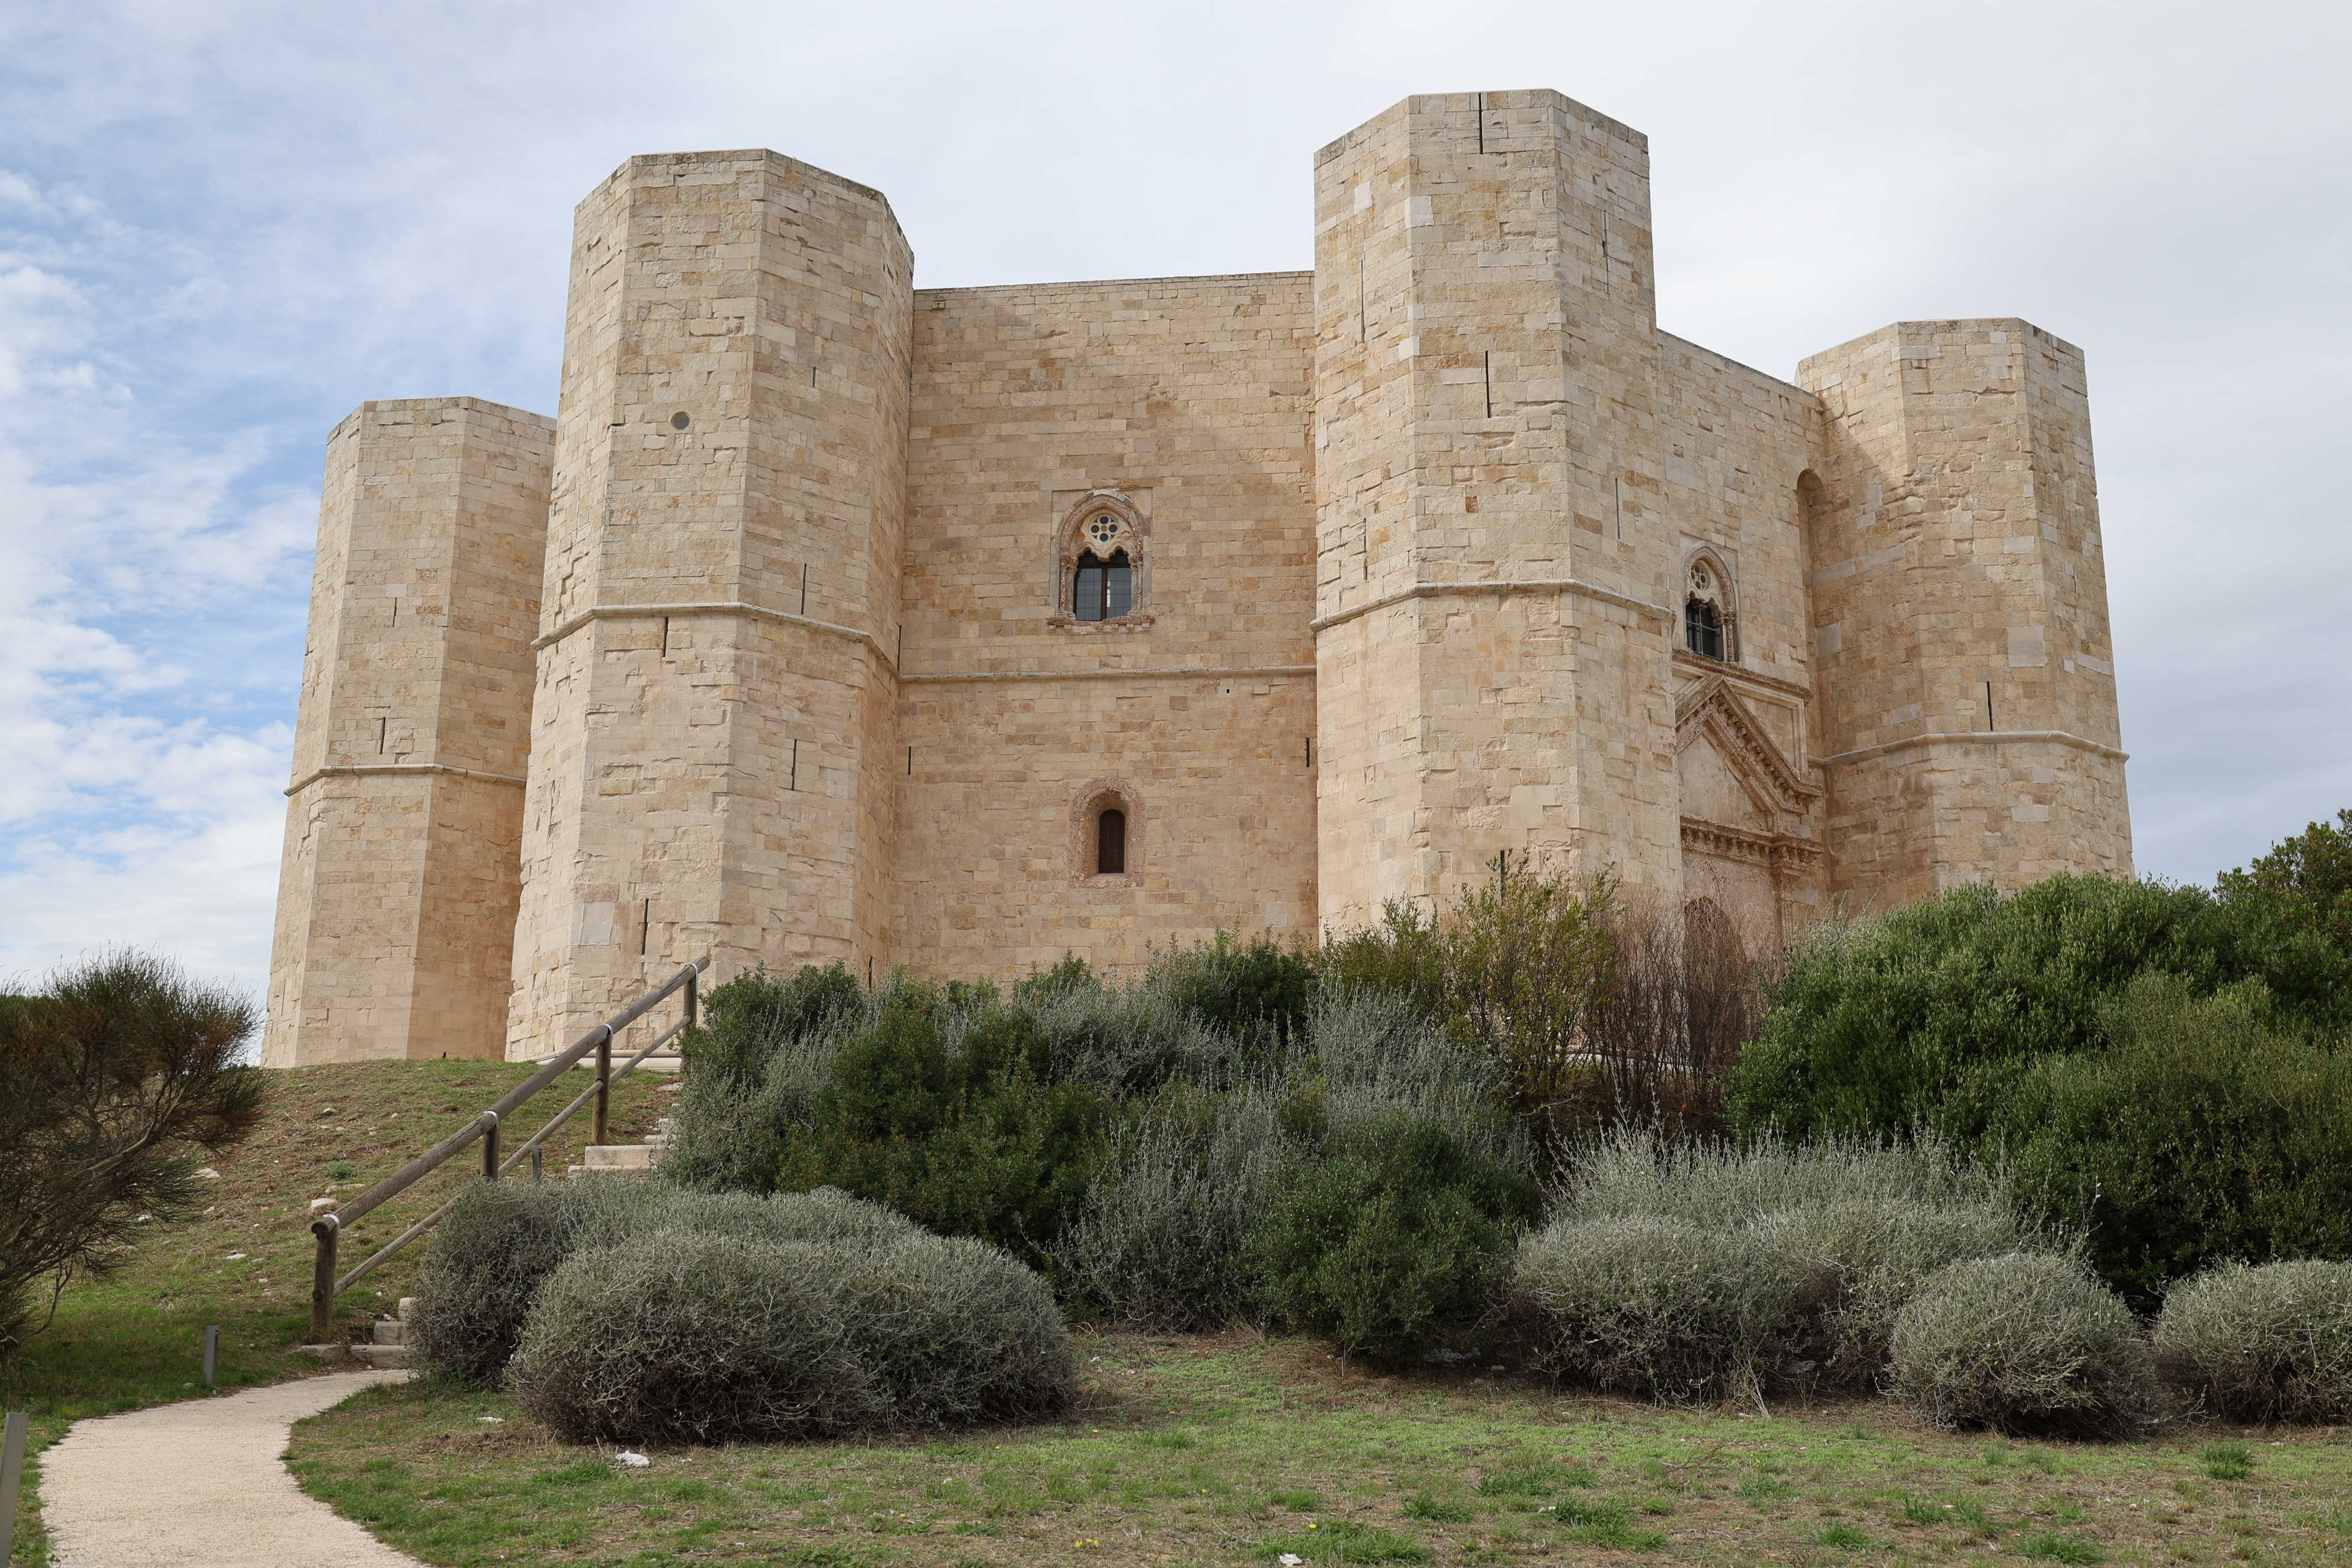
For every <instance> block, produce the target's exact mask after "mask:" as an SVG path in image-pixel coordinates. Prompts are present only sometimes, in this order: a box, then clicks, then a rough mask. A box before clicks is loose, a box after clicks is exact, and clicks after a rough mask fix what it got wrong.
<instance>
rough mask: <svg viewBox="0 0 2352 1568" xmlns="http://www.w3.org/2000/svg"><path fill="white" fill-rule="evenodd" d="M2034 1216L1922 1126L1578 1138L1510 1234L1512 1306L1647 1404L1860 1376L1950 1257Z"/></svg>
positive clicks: (1856, 1381)
mask: <svg viewBox="0 0 2352 1568" xmlns="http://www.w3.org/2000/svg"><path fill="white" fill-rule="evenodd" d="M2030 1237H2031V1230H2030V1227H2028V1226H2026V1225H2025V1224H2024V1223H2023V1222H2022V1221H2021V1219H2020V1217H2019V1216H2018V1215H2017V1213H2016V1211H2015V1210H2014V1208H2013V1207H2012V1206H2011V1204H2010V1203H2009V1201H2008V1200H2007V1199H2006V1198H2005V1197H2003V1196H2002V1194H2001V1183H2000V1177H1999V1176H1998V1175H1997V1174H1994V1173H1988V1172H1986V1171H1983V1170H1981V1169H1979V1168H1978V1167H1976V1166H1974V1165H1971V1164H1970V1163H1968V1162H1967V1161H1965V1160H1962V1159H1960V1158H1959V1157H1958V1155H1957V1154H1955V1153H1954V1152H1952V1151H1951V1150H1950V1149H1949V1148H1948V1146H1946V1145H1944V1144H1943V1143H1941V1142H1938V1141H1937V1140H1935V1139H1933V1138H1928V1139H1925V1140H1923V1141H1921V1142H1917V1143H1914V1144H1908V1145H1895V1146H1891V1147H1883V1148H1882V1147H1874V1146H1872V1145H1870V1144H1867V1143H1865V1142H1859V1141H1856V1140H1851V1139H1841V1138H1826V1139H1823V1140H1822V1141H1821V1142H1816V1143H1811V1144H1801V1145H1797V1146H1793V1147H1791V1146H1789V1145H1785V1144H1783V1143H1781V1142H1780V1141H1779V1140H1777V1139H1774V1138H1771V1137H1769V1136H1765V1137H1759V1138H1758V1139H1756V1140H1754V1141H1752V1142H1750V1143H1749V1144H1748V1146H1747V1147H1745V1148H1735V1147H1732V1146H1730V1145H1727V1144H1696V1143H1683V1144H1678V1145H1669V1144H1664V1143H1661V1142H1658V1141H1657V1140H1655V1139H1654V1138H1653V1137H1652V1136H1650V1135H1648V1134H1645V1133H1643V1132H1640V1131H1633V1130H1624V1131H1618V1132H1615V1133H1612V1134H1608V1135H1606V1136H1603V1137H1601V1138H1600V1139H1597V1140H1595V1141H1593V1142H1590V1143H1587V1144H1585V1145H1583V1146H1582V1147H1581V1148H1580V1149H1579V1150H1578V1152H1577V1155H1576V1163H1575V1166H1574V1168H1573V1171H1572V1173H1571V1174H1570V1177H1569V1179H1568V1181H1567V1183H1566V1184H1565V1185H1564V1187H1563V1188H1562V1190H1561V1194H1560V1199H1559V1203H1558V1204H1557V1205H1555V1208H1554V1211H1553V1215H1552V1218H1551V1223H1550V1224H1549V1226H1546V1227H1545V1229H1544V1230H1542V1231H1541V1232H1539V1233H1538V1234H1537V1235H1535V1236H1531V1237H1528V1238H1527V1239H1526V1240H1525V1241H1524V1242H1523V1243H1521V1245H1520V1248H1519V1258H1518V1262H1517V1269H1516V1276H1515V1283H1514V1289H1513V1292H1512V1300H1513V1311H1512V1313H1511V1317H1512V1321H1513V1322H1514V1324H1515V1326H1516V1327H1517V1330H1518V1331H1519V1332H1521V1333H1523V1334H1525V1335H1527V1336H1528V1339H1529V1341H1530V1353H1531V1355H1532V1357H1533V1359H1534V1360H1535V1361H1536V1363H1537V1364H1538V1365H1540V1366H1543V1367H1545V1368H1548V1369H1549V1370H1550V1371H1552V1372H1554V1373H1559V1374H1560V1375H1563V1376H1567V1377H1570V1378H1573V1379H1576V1380H1579V1381H1581V1382H1585V1383H1589V1384H1593V1385H1595V1386H1599V1387H1602V1388H1611V1389H1621V1390H1624V1391H1626V1392H1631V1393H1638V1394H1646V1395H1648V1396H1649V1397H1652V1398H1654V1399H1661V1400H1694V1399H1709V1398H1718V1397H1721V1396H1723V1395H1725V1394H1735V1393H1741V1394H1744V1393H1752V1392H1755V1391H1757V1390H1759V1389H1760V1388H1761V1387H1762V1386H1764V1385H1767V1384H1801V1385H1805V1386H1822V1385H1828V1386H1843V1387H1848V1388H1853V1387H1861V1386H1866V1385H1867V1384H1869V1383H1871V1382H1872V1381H1873V1380H1874V1379H1875V1378H1876V1376H1877V1375H1878V1373H1880V1371H1881V1370H1882V1369H1883V1368H1884V1366H1885V1360H1886V1343H1887V1338H1888V1335H1889V1334H1890V1333H1891V1332H1892V1330H1893V1326H1894V1322H1895V1315H1896V1313H1897V1312H1899V1311H1900V1310H1901V1309H1902V1307H1903V1305H1904V1304H1905V1303H1906V1301H1908V1300H1910V1298H1911V1296H1912V1295H1913V1294H1914V1293H1915V1292H1916V1290H1917V1289H1919V1287H1920V1285H1921V1284H1922V1283H1923V1282H1924V1281H1925V1280H1927V1279H1928V1278H1929V1277H1930V1276H1932V1275H1934V1274H1935V1273H1936V1271H1937V1270H1938V1269H1940V1268H1943V1267H1944V1266H1945V1265H1947V1264H1948V1263H1951V1262H1953V1261H1954V1260H1956V1259H1958V1258H1975V1257H1985V1256H1989V1255H1994V1254H2000V1253H2005V1252H2008V1251H2011V1250H2012V1249H2014V1248H2016V1247H2019V1246H2021V1245H2022V1244H2023V1243H2025V1242H2026V1241H2027V1240H2028V1239H2030Z"/></svg>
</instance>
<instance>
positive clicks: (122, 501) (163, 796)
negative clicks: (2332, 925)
mask: <svg viewBox="0 0 2352 1568" xmlns="http://www.w3.org/2000/svg"><path fill="white" fill-rule="evenodd" d="M2347 38H2352V21H2347V11H2346V9H2345V8H2344V7H2343V6H2341V5H2316V4H2315V5H2286V4H2270V5H2263V4H2251V5H2250V4H2244V3H2239V4H2234V5H2218V4H2207V5H2167V4H2160V3H2157V4H2151V3H2147V0H2135V3H2133V4H2128V5H2070V4H2067V3H2065V0H2035V3H2032V4H2018V5H2013V4H1992V5H1987V4H1978V5H1902V4H1890V3H1887V0H1874V3H1869V4H1861V5H1805V4H1800V3H1787V4H1777V5H1674V4H1650V5H1625V4H1623V3H1622V0H1614V3H1612V4H1609V5H1583V4H1574V3H1563V0H1550V3H1547V4H1537V5H1527V4H1516V3H1513V0H1486V4H1483V5H1454V4H1444V3H1440V0H1425V3H1422V4H1411V5H1407V4H1395V5H1339V4H1330V5H1285V4H1282V3H1281V0H1251V3H1248V4H1231V3H1227V0H1186V3H1185V4H1182V5H1173V4H1163V5H1150V6H1137V5H1116V4H1107V3H1097V4H1089V5H1048V4H1007V3H1001V0H1000V3H995V4H989V5H921V4H899V5H876V4H871V3H869V4H866V5H859V6H847V5H843V6H829V7H814V6H803V5H789V4H762V5H751V4H740V5H725V4H700V5H698V4H679V3H677V0H670V3H667V4H664V5H642V4H638V5H608V4H594V3H574V4H568V5H500V4H497V3H495V0H467V3H464V4H449V5H440V4H433V3H430V0H404V4H402V5H396V6H394V5H383V6H366V7H361V6H352V5H318V4H316V3H315V0H306V3H304V4H299V5H276V4H268V3H261V0H250V3H247V4H237V5H227V4H218V5H215V4H206V3H205V0H173V3H170V4H109V3H104V0H74V3H72V4H62V5H50V4H39V3H31V0H13V3H12V4H9V5H5V6H0V745H5V755H0V978H5V976H7V975H10V974H16V973H26V972H31V971H37V970H40V969H43V968H46V967H47V966H48V965H49V964H51V963H55V962H57V961H58V960H59V959H61V958H68V957H71V956H73V955H75V954H77V953H79V952H89V951H92V950H95V949H99V948H101V947H103V946H106V945H108V944H110V943H117V942H129V943H136V944H140V945H143V946H151V947H155V948H159V949H163V950H165V951H167V952H173V953H175V954H178V955H179V956H181V957H182V958H184V960H185V961H186V962H187V963H189V965H190V966H191V967H192V968H194V969H195V970H196V971H198V972H199V973H204V974H206V975H210V976H215V977H218V978H222V979H226V980H230V981H232V982H234V983H236V984H239V985H242V986H244V987H247V988H248V989H250V990H251V991H253V992H254V993H256V994H258V993H259V992H260V990H261V988H262V985H263V983H264V981H265V979H266V977H267V973H268V962H269V936H270V910H271V907H272V904H273V902H274V900H275V898H276V894H277V879H278V844H279V836H280V832H281V829H282V826H283V822H284V816H285V801H284V799H283V797H282V795H280V793H279V792H280V790H281V789H282V788H283V787H284V785H285V784H286V783H287V769H288V754H289V742H290V739H291V731H292V725H293V720H294V701H295V692H296V688H297V684H298V680H299V673H300V664H301V651H302V635H303V620H304V615H305V611H306V607H307V598H308V593H309V584H310V553H311V546H312V542H313V538H314V534H315V531H316V527H317V514H318V486H319V476H320V465H321V461H322V446H323V442H324V440H325V437H326V435H327V433H328V431H329V430H330V429H331V428H332V427H333V426H334V425H335V424H336V423H337V421H339V420H340V419H341V417H342V416H344V415H345V414H346V413H348V412H349V411H350V410H351V409H352V407H353V406H354V405H357V404H358V403H360V402H361V401H362V400H363V399H367V398H378V397H415V396H431V395H452V394H471V395H477V396H481V397H488V398H493V399H496V400H498V401H499V402H502V403H510V404H517V405H521V406H523V407H527V408H534V409H538V410H541V412H544V413H549V414H552V413H553V412H554V411H555V408H554V405H555V393H556V377H557V371H558V360H559V355H560V352H561V331H562V314H563V285H564V270H565V263H566V251H567V246H568V243H569V237H570V231H571V222H572V205H573V204H574V203H575V202H576V201H578V200H579V198H580V197H581V196H582V195H585V194H586V193H587V191H588V190H589V189H590V188H591V187H593V185H594V184H596V183H597V182H598V181H600V180H601V179H603V178H604V175H605V174H609V173H610V172H611V171H612V169H613V167H614V165H615V164H616V163H619V162H620V161H621V160H622V159H623V158H625V157H626V156H627V155H629V154H631V153H649V152H670V151H679V150H686V149H697V148H733V147H749V146H767V147H773V148H776V149H778V150H780V151H782V152H785V153H791V154H793V156H795V157H799V158H803V159H806V160H808V161H809V162H812V163H817V164H819V165H822V166H823V167H824V168H827V169H830V170H833V171H835V172H836V173H839V174H844V175H845V176H847V177H849V178H851V179H854V180H857V181H861V182H863V183H866V184H871V185H875V186H877V187H879V188H880V189H881V190H883V191H884V192H885V193H887V195H888V196H889V198H890V201H891V203H892V205H893V206H894V207H895V208H896V209H897V211H898V217H899V221H900V222H901V224H902V225H904V226H905V228H906V231H907V234H908V238H909V239H910V240H911V241H912V243H913V245H914V247H915V254H916V258H917V264H916V265H917V271H916V282H917V284H918V285H919V286H930V285H941V284H980V283H1008V282H1024V281H1041V280H1045V279H1082V278H1107V277H1131V276H1138V275H1167V274H1184V273H1216V272H1238V271H1257V270H1267V269H1276V268H1306V267H1307V266H1309V265H1311V263H1312V259H1313V254H1312V236H1311V232H1310V215H1309V193H1310V170H1311V158H1312V154H1313V153H1314V150H1315V149H1316V148H1317V147H1318V146H1320V145H1321V144H1323V143H1324V142H1328V141H1329V140H1330V139H1332V138H1333V137H1335V136H1337V135H1339V133H1340V132H1345V131H1347V130H1348V129H1349V127H1351V126H1354V125H1356V124H1358V123H1360V121H1364V120H1366V119H1368V118H1370V116H1371V115H1373V114H1375V113H1377V112H1379V111H1380V110H1381V109H1383V108H1385V107H1386V106H1387V105H1389V104H1390V103H1392V102H1394V101H1395V100H1397V99H1399V98H1402V97H1403V96H1404V95H1406V94H1408V93H1413V92H1444V91H1472V90H1478V89H1506V88H1525V87H1552V88H1558V89H1560V90H1561V91H1563V92H1566V93H1567V94H1569V95H1570V97H1572V98H1576V99H1580V100H1583V101H1584V102H1587V103H1589V104H1591V105H1592V106H1593V107H1595V108H1597V109H1599V110H1602V111H1603V112H1605V113H1608V114H1610V115H1612V116H1614V117H1616V118H1617V119H1619V120H1622V121H1626V122H1628V123H1629V124H1632V125H1633V126H1634V127H1636V128H1637V129H1639V130H1641V131H1643V132H1647V134H1648V136H1649V139H1650V150H1651V156H1652V161H1653V162H1652V173H1653V194H1654V208H1655V221H1656V246H1657V263H1658V317H1659V322H1660V324H1661V325H1662V326H1663V327H1664V328H1666V329H1667V330H1669V331H1674V332H1676V333H1678V334H1680V335H1682V336H1684V337H1687V338H1691V339H1695V340H1696V341H1697V342H1702V343H1705V344H1706V345H1708V346H1709V347H1711V348H1714V349H1717V350H1718V351H1719V352H1721V353H1727V354H1729V355H1730V356H1732V357H1733V358H1735V359H1738V360H1741V361H1744V362H1746V363H1749V364H1752V365H1756V366H1759V367H1760V368H1762V369H1764V370H1767V371H1769V372H1771V373H1772V374H1776V375H1782V376H1786V375H1789V374H1792V373H1793V371H1794V370H1795V367H1796V362H1797V360H1798V359H1799V358H1800V357H1801V355H1803V354H1805V353H1811V352H1812V351H1814V350H1817V349H1820V348H1824V347H1827V346H1830V345H1832V344H1835V343H1838V342H1843V341H1845V340H1846V339H1848V338H1852V337H1854V336H1856V335H1858V334H1860V333H1863V332H1866V331H1871V330H1872V329H1874V328H1876V327H1879V326H1881V325H1884V324H1885V323H1886V322H1888V321H1895V320H1903V319H1916V318H1922V317H1943V316H1984V315H2011V314H2014V315H2022V316H2024V317H2026V318H2028V319H2029V320H2031V321H2034V322H2035V323H2037V324H2038V325H2040V326H2042V327H2043V328H2046V329H2047V330H2049V331H2053V332H2055V333H2057V334H2058V335H2059V336H2061V337H2063V338H2066V339H2069V340H2071V341H2072V342H2075V343H2078V344H2080V345H2081V346H2082V347H2083V348H2084V351H2085V353H2087V355H2088V357H2089V362H2090V374H2091V400H2092V401H2091V406H2092V416H2093V421H2094V428H2095V435H2096V440H2097V461H2098V469H2099V480H2100V503H2101V510H2102V512H2103V514H2104V525H2105V537H2106V539H2107V542H2108V544H2107V566H2108V573H2109V576H2108V592H2109V595H2110V598H2111V601H2112V605H2113V610H2114V616H2115V640H2116V677H2117V681H2118V684H2119V687H2120V689H2121V698H2122V704H2123V727H2124V743H2125V745H2126V748H2128V749H2129V751H2130V752H2132V758H2133V760H2132V763H2131V766H2130V770H2129V780H2130V788H2131V805H2132V825H2133V829H2134V836H2135V840H2136V846H2137V857H2138V864H2139V868H2140V869H2141V870H2142V871H2143V872H2144V873H2147V874H2152V875H2158V876H2163V877H2168V878H2171V879H2179V880H2197V881H2208V880H2210V879H2211V878H2212V876H2213V874H2214V873H2215V872H2216V871H2217V870H2219V869H2220V868H2223V867H2226V866H2232V865H2237V864H2240V863H2242V862H2243V861H2244V860H2245V859H2247V858H2249V857H2251V856H2252V855H2255V854H2257V853H2259V852H2261V851H2262V850H2263V848H2264V847H2266V846H2267V845H2268V844H2270V843H2271V842H2272V841H2273V840H2274V839H2276V838H2278V837H2281V836H2283V835H2284V834H2287V833H2290V832H2293V831H2294V830H2296V829H2298V828H2300V827H2301V826H2303V825H2304V824H2305V822H2307V821H2309V820H2311V819H2312V818H2315V817H2318V816H2332V815H2333V813H2334V812H2335V811H2336V809H2337V808H2338V807H2341V806H2345V805H2352V725H2347V718H2352V651H2347V647H2346V646H2345V643H2346V637H2347V631H2352V617H2347V613H2346V610H2345V607H2344V605H2345V599H2346V595H2347V587H2352V527H2347V521H2352V520H2347V503H2346V500H2345V497H2346V484H2347V456H2352V454H2347V437H2346V428H2347V426H2346V414H2345V410H2346V407H2347V403H2348V402H2352V344H2347V327H2352V307H2347V303H2346V298H2347V260H2346V257H2347V248H2352V90H2347V80H2352V72H2347V64H2352V61H2347V47H2346V46H2347Z"/></svg>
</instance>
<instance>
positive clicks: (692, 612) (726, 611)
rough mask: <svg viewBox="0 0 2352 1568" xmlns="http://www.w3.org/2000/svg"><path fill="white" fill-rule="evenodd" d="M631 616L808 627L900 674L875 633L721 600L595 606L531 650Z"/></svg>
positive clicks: (533, 644) (535, 641)
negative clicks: (855, 646) (858, 646)
mask: <svg viewBox="0 0 2352 1568" xmlns="http://www.w3.org/2000/svg"><path fill="white" fill-rule="evenodd" d="M628 616H647V617H650V616H746V617H748V618H749V619H751V620H755V621H774V622H777V623H778V624H780V625H782V626H806V627H808V628H809V629H810V630H811V631H817V632H830V633H831V634H832V635H834V636H835V637H847V638H848V639H849V640H850V641H852V642H856V643H863V644H865V645H866V648H867V649H868V650H869V651H870V652H872V653H873V655H874V657H875V658H878V659H880V660H881V661H882V662H883V663H884V664H886V665H887V666H889V668H890V673H891V674H893V675H896V674H898V660H897V659H896V658H893V657H892V655H891V653H890V650H889V649H887V648H886V647H883V646H882V643H881V640H880V639H879V638H877V637H875V635H874V634H873V633H872V632H867V631H860V630H859V629H858V628H857V627H856V626H840V625H837V624H836V623H835V622H832V621H821V620H818V619H817V618H816V617H815V616H796V615H793V613H792V612H791V611H790V610H772V609H770V608H768V607H767V606H766V605H746V604H741V603H739V602H736V601H733V600H722V601H719V602H715V603H711V604H700V605H592V606H590V607H589V608H587V609H584V610H583V611H581V612H580V613H579V614H578V615H576V616H572V618H571V619H570V620H568V621H566V622H564V623H563V624H562V626H557V627H556V628H555V629H554V630H553V631H551V632H548V633H546V634H544V635H543V636H541V637H533V638H532V639H531V644H530V646H531V649H532V651H534V652H536V651H538V650H539V649H541V648H546V647H554V646H555V645H556V644H557V643H560V642H562V640H563V639H564V638H565V637H570V636H571V635H572V633H573V632H576V631H578V630H579V629H580V628H581V627H583V626H586V625H587V624H588V623H589V622H591V621H603V620H615V619H625V618H627V617H628Z"/></svg>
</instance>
